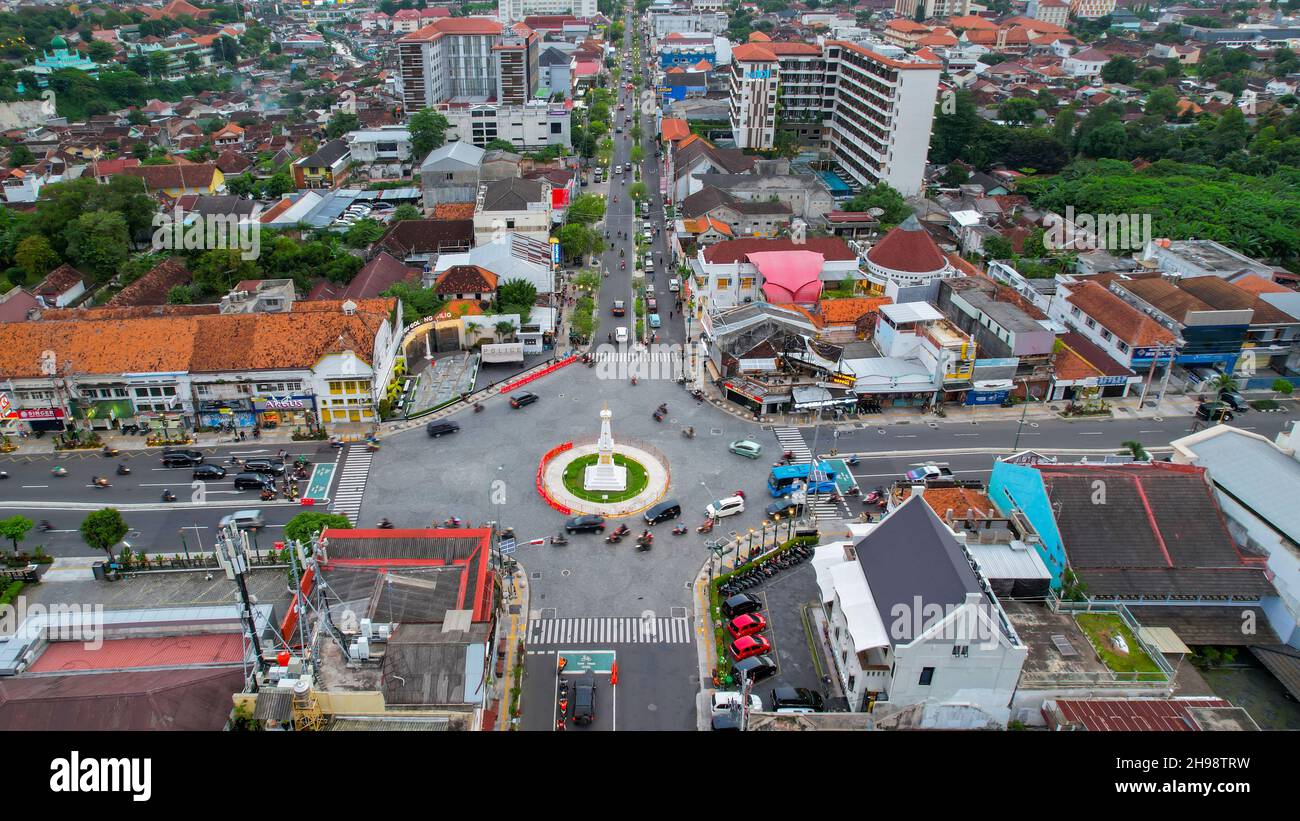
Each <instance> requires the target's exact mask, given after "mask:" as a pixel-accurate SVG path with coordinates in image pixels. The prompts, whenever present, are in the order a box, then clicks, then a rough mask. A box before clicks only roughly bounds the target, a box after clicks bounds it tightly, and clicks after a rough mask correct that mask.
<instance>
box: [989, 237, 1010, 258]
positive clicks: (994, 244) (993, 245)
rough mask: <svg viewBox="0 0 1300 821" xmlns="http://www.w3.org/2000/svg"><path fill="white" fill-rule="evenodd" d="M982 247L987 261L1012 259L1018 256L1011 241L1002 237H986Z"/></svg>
mask: <svg viewBox="0 0 1300 821" xmlns="http://www.w3.org/2000/svg"><path fill="white" fill-rule="evenodd" d="M981 247H982V248H983V253H984V258H985V259H1011V258H1012V257H1013V256H1015V255H1016V249H1015V248H1013V247H1012V245H1011V240H1009V239H1007V238H1006V237H1004V236H1001V235H998V236H991V237H985V238H984V241H983V242H982V243H981Z"/></svg>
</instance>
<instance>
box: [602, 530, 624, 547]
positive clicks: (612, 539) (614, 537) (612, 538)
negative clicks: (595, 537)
mask: <svg viewBox="0 0 1300 821" xmlns="http://www.w3.org/2000/svg"><path fill="white" fill-rule="evenodd" d="M621 541H623V534H621V533H619V532H618V531H617V530H615V531H614V532H613V533H611V534H609V535H608V536H606V537H605V544H618V543H619V542H621Z"/></svg>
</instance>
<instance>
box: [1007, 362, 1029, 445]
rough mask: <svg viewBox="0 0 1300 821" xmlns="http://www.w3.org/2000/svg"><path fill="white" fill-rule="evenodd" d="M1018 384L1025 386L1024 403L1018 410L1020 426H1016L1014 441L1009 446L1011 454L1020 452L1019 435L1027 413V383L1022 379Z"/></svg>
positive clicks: (1023, 426)
mask: <svg viewBox="0 0 1300 821" xmlns="http://www.w3.org/2000/svg"><path fill="white" fill-rule="evenodd" d="M1020 384H1022V385H1024V386H1025V403H1024V405H1023V406H1022V407H1021V408H1020V424H1019V425H1016V441H1015V442H1014V443H1013V444H1012V445H1011V452H1012V453H1016V452H1018V451H1019V450H1020V433H1021V431H1023V430H1024V429H1025V414H1026V413H1028V412H1029V382H1028V381H1027V380H1024V379H1022V380H1020Z"/></svg>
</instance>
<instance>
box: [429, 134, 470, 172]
mask: <svg viewBox="0 0 1300 821" xmlns="http://www.w3.org/2000/svg"><path fill="white" fill-rule="evenodd" d="M483 153H484V152H483V149H481V148H479V147H478V146H476V145H474V144H473V143H467V142H464V141H463V140H458V141H456V142H454V143H447V144H446V145H444V146H442V147H441V148H435V149H433V150H432V151H430V152H429V156H427V157H425V158H424V162H422V163H420V169H421V170H424V169H425V168H431V167H435V166H436V167H440V168H455V167H457V166H459V167H462V168H478V167H479V164H480V163H482V162H483Z"/></svg>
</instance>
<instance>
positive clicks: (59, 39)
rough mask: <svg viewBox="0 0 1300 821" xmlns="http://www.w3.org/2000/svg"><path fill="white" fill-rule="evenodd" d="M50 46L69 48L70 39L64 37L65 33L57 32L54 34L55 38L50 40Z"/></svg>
mask: <svg viewBox="0 0 1300 821" xmlns="http://www.w3.org/2000/svg"><path fill="white" fill-rule="evenodd" d="M50 48H53V49H59V48H61V49H64V50H67V48H68V41H67V40H64V39H63V35H62V34H56V35H54V39H53V40H51V41H50Z"/></svg>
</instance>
